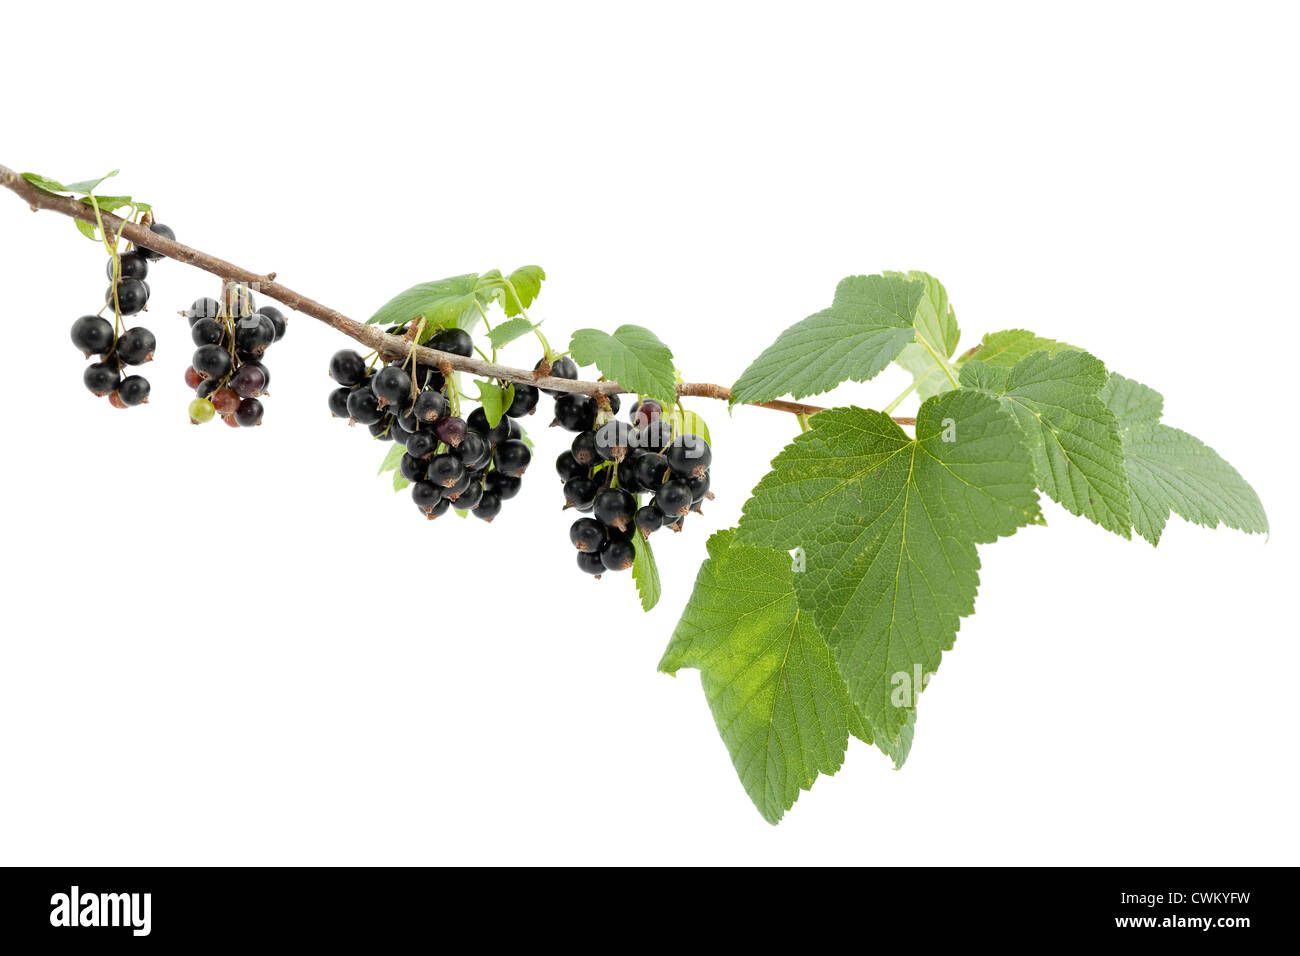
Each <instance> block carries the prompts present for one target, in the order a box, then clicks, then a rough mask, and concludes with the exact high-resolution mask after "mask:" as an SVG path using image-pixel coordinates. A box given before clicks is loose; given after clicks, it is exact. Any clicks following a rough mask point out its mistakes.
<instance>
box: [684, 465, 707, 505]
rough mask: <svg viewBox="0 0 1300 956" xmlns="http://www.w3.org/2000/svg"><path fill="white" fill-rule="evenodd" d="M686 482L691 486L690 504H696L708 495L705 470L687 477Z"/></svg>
mask: <svg viewBox="0 0 1300 956" xmlns="http://www.w3.org/2000/svg"><path fill="white" fill-rule="evenodd" d="M686 483H687V484H688V485H690V486H691V504H696V505H698V504H699V503H700V502H701V501H703V500H704V499H705V498H707V497H708V496H709V473H708V472H707V471H706V472H705V473H704V474H702V475H694V476H692V477H690V478H687V479H686Z"/></svg>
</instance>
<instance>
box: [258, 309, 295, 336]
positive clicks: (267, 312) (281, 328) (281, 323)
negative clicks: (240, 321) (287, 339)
mask: <svg viewBox="0 0 1300 956" xmlns="http://www.w3.org/2000/svg"><path fill="white" fill-rule="evenodd" d="M257 311H258V312H260V313H262V315H264V316H266V317H267V318H268V319H270V320H271V326H272V328H274V329H275V341H277V342H278V341H280V340H281V339H282V338H284V333H285V332H286V331H288V329H289V320H288V319H286V318H285V317H284V313H283V312H281V311H280V310H279V309H277V308H276V307H275V306H273V305H264V306H262V307H261V308H260V309H258V310H257Z"/></svg>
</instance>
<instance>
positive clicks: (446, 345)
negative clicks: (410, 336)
mask: <svg viewBox="0 0 1300 956" xmlns="http://www.w3.org/2000/svg"><path fill="white" fill-rule="evenodd" d="M424 344H425V345H427V346H428V347H429V348H431V349H437V350H438V351H439V352H450V353H451V354H452V355H466V356H468V355H473V354H474V340H473V339H472V338H470V335H469V333H468V332H466V331H465V330H464V329H439V330H438V331H437V332H434V333H433V335H432V336H430V338H429V341H427V342H425V343H424Z"/></svg>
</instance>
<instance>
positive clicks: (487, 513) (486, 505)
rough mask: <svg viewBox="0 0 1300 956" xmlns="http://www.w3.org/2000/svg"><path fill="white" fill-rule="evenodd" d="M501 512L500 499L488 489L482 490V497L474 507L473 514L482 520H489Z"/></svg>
mask: <svg viewBox="0 0 1300 956" xmlns="http://www.w3.org/2000/svg"><path fill="white" fill-rule="evenodd" d="M500 513H501V499H500V498H498V497H497V496H496V495H495V494H493V493H492V492H490V491H484V492H483V497H481V498H480V499H479V500H478V504H477V505H476V506H475V507H474V516H475V517H476V518H482V519H483V520H484V521H491V520H492V519H493V518H495V517H496V516H497V515H499V514H500Z"/></svg>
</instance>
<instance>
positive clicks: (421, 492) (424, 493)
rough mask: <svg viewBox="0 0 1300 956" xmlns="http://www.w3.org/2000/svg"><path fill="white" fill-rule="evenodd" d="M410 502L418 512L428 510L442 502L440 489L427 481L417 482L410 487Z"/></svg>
mask: <svg viewBox="0 0 1300 956" xmlns="http://www.w3.org/2000/svg"><path fill="white" fill-rule="evenodd" d="M411 500H412V501H414V502H415V505H416V507H417V508H419V509H420V510H422V511H426V510H429V509H431V508H433V506H434V505H436V504H437V503H438V502H439V501H440V500H442V489H441V488H439V487H438V486H437V485H434V484H431V483H430V482H427V481H417V482H415V484H413V485H411Z"/></svg>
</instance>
